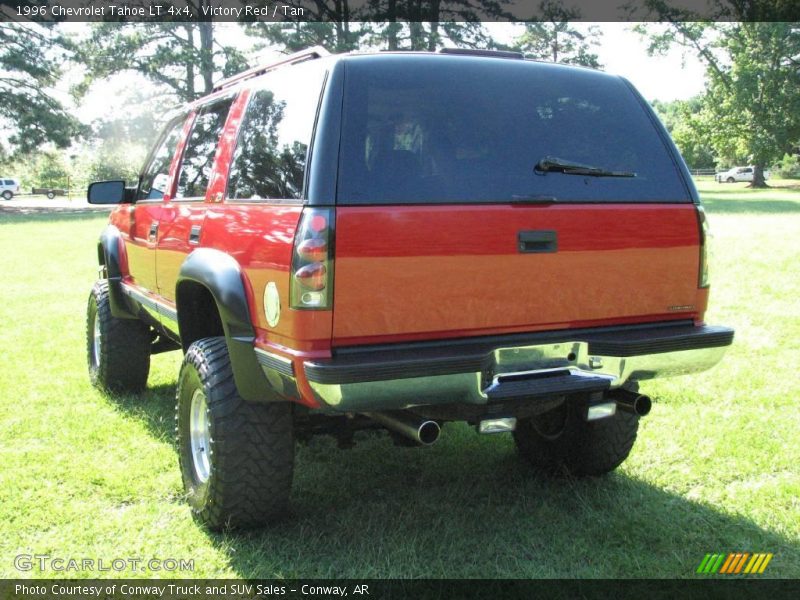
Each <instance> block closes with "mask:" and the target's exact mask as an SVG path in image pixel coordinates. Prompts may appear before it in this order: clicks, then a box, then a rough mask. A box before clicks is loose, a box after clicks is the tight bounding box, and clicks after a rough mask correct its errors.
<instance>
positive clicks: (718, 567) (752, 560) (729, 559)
mask: <svg viewBox="0 0 800 600" xmlns="http://www.w3.org/2000/svg"><path fill="white" fill-rule="evenodd" d="M773 556H774V555H773V554H772V553H771V552H757V553H754V554H751V553H749V552H730V553H728V554H706V555H705V556H704V557H703V560H702V561H700V566H698V567H697V571H695V572H696V573H702V574H704V575H714V574H720V575H760V574H761V573H763V572H764V571H765V570H766V568H767V565H768V564H769V561H771V560H772V557H773Z"/></svg>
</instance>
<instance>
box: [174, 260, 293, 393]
mask: <svg viewBox="0 0 800 600" xmlns="http://www.w3.org/2000/svg"><path fill="white" fill-rule="evenodd" d="M187 281H190V282H193V283H196V284H198V285H201V286H203V287H204V288H205V289H207V290H208V291H209V292H210V294H211V296H212V297H213V299H214V302H215V304H216V306H217V310H218V312H219V316H220V320H221V321H222V328H223V331H224V333H225V340H226V342H227V344H228V354H229V355H230V359H231V367H232V369H233V378H234V381H235V382H236V388H237V390H238V391H239V394H240V395H241V396H242V398H244V399H245V400H248V401H251V402H272V401H278V400H282V398H281V397H280V396H279V395H278V394H277V393H276V392H275V390H273V389H272V386H271V385H270V384H269V382H268V381H267V378H266V376H265V375H264V371H263V370H262V369H261V366H260V365H259V363H258V359H257V357H256V352H255V348H254V347H253V343H254V341H255V330H254V329H253V325H252V323H251V322H250V308H249V305H248V302H247V292H246V290H245V286H244V282H243V281H242V271H241V268H240V267H239V263H237V262H236V260H235V259H234V258H233V257H232V256H230V255H229V254H225V253H224V252H220V251H219V250H214V249H212V248H198V249H197V250H194V251H193V252H192V253H191V254H189V256H188V257H187V258H186V260H185V261H184V262H183V265H182V266H181V269H180V272H179V274H178V281H177V284H176V285H177V287H178V288H180V286H181V283H183V282H187ZM176 297H177V299H178V304H177V309H178V328H179V330H180V331H185V330H186V327H185V323H184V319H185V318H186V316H185V315H186V312H185V311H184V312H182V311H181V305H180V302H181V300H180V295H179V294H178V295H176ZM182 315H184V316H182ZM181 337H182V338H183V335H182V336H181ZM182 344H183V346H184V348H183V349H184V351H186V349H187V348H186V343H185V342H182Z"/></svg>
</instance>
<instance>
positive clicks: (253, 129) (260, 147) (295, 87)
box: [227, 61, 326, 200]
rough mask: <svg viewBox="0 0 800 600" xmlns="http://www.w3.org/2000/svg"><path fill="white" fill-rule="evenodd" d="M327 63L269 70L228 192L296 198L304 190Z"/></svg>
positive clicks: (236, 196)
mask: <svg viewBox="0 0 800 600" xmlns="http://www.w3.org/2000/svg"><path fill="white" fill-rule="evenodd" d="M325 69H326V67H325V65H324V64H320V63H317V62H316V61H314V62H308V63H306V64H302V65H298V66H296V67H292V68H287V69H282V70H278V71H275V72H274V73H269V74H267V75H266V76H264V77H263V78H262V80H261V82H260V83H259V87H258V88H256V89H255V90H253V92H252V97H251V99H250V103H249V105H248V107H247V113H246V114H245V117H244V120H243V121H242V125H241V127H240V128H239V139H238V141H237V144H236V150H235V151H234V154H233V160H232V161H231V168H230V175H229V177H228V191H227V195H228V198H230V199H233V200H260V199H297V198H300V197H301V196H302V194H303V181H304V176H305V170H306V162H307V159H308V149H309V146H310V145H311V136H312V133H313V130H314V120H315V118H316V114H317V107H318V105H319V98H320V94H321V91H322V84H323V81H324V78H325Z"/></svg>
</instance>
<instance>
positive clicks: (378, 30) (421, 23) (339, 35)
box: [248, 0, 510, 52]
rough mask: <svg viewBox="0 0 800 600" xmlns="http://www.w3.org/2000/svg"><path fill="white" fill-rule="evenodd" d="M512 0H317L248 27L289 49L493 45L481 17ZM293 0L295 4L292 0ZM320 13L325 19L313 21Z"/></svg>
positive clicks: (493, 15) (497, 12)
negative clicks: (298, 12) (299, 12)
mask: <svg viewBox="0 0 800 600" xmlns="http://www.w3.org/2000/svg"><path fill="white" fill-rule="evenodd" d="M509 2H510V0H369V1H368V2H353V5H354V6H351V5H350V1H349V0H317V1H316V2H315V3H314V5H313V7H312V9H311V11H310V13H309V9H308V7H307V6H306V12H305V14H304V16H303V17H302V18H296V19H297V20H294V21H292V22H289V23H281V24H275V23H256V24H252V25H249V26H248V33H250V34H251V35H255V36H260V37H264V38H266V39H267V40H269V41H270V42H271V43H273V44H276V45H277V46H279V47H280V48H281V49H283V50H286V51H289V52H291V51H295V50H299V49H301V48H307V47H308V46H314V45H321V46H323V47H325V48H327V49H328V50H330V51H332V52H348V51H351V50H359V49H364V48H373V49H384V50H428V51H435V50H438V49H439V48H442V47H443V46H445V45H449V46H457V47H466V48H492V47H495V46H496V45H497V44H495V42H494V40H492V38H491V36H489V34H488V33H487V32H486V30H485V28H484V27H483V26H482V24H481V23H480V22H479V20H480V19H481V18H483V19H484V20H490V19H492V18H497V17H501V16H504V15H505V14H506V13H504V12H503V6H504V5H506V4H508V3H509ZM289 4H292V3H291V2H289ZM314 19H319V20H322V21H325V22H310V21H312V20H314Z"/></svg>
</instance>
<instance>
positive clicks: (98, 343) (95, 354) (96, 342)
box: [92, 313, 103, 367]
mask: <svg viewBox="0 0 800 600" xmlns="http://www.w3.org/2000/svg"><path fill="white" fill-rule="evenodd" d="M93 331H94V333H93V335H92V358H93V359H94V364H95V366H96V367H97V366H100V351H101V349H102V346H103V338H102V336H101V334H100V319H98V318H97V313H95V315H94V328H93Z"/></svg>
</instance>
